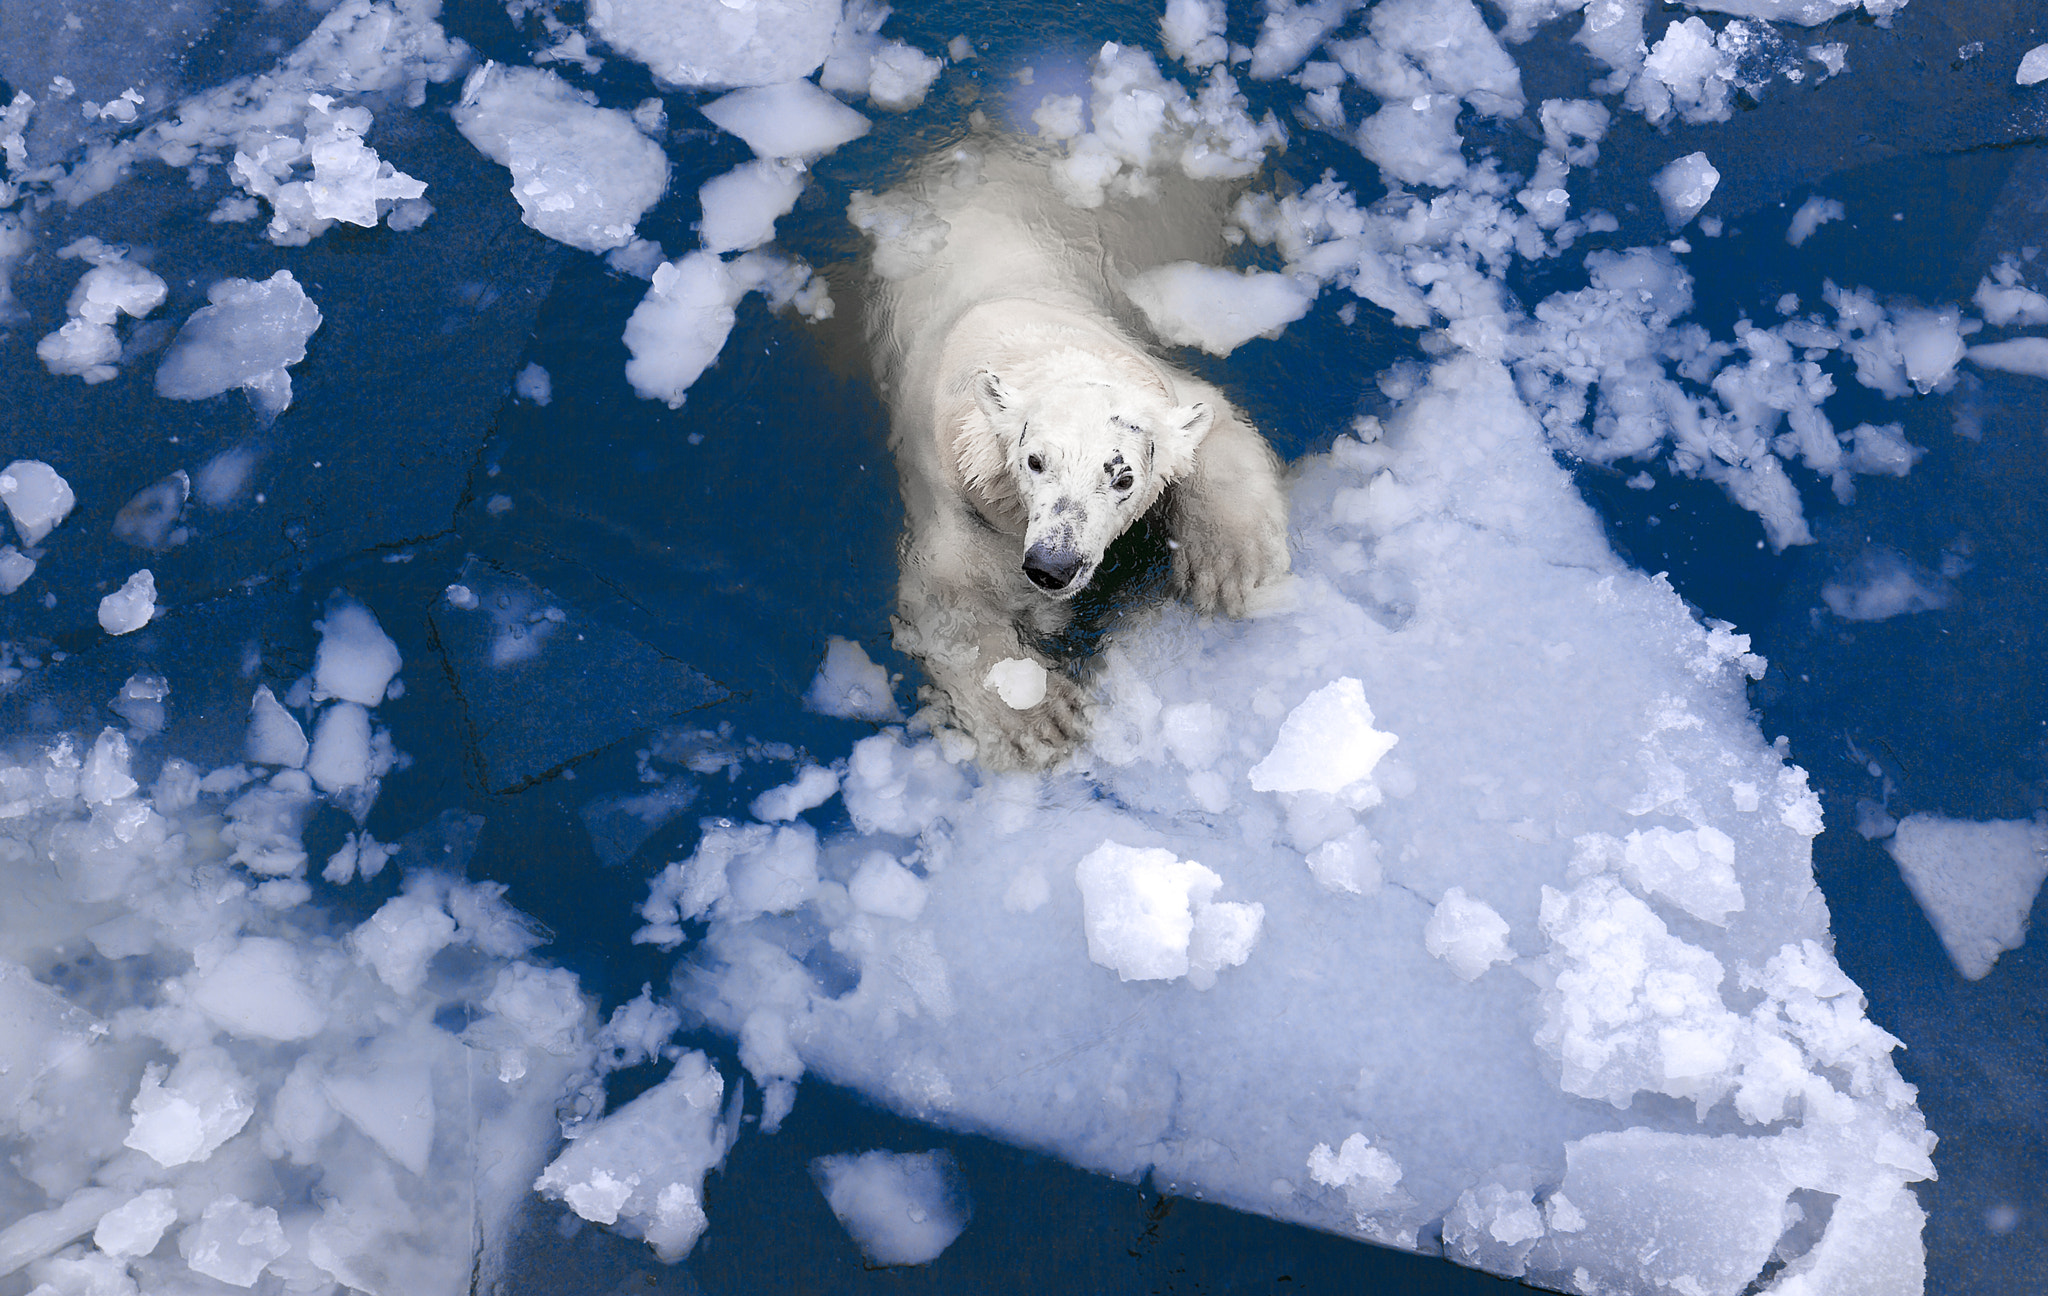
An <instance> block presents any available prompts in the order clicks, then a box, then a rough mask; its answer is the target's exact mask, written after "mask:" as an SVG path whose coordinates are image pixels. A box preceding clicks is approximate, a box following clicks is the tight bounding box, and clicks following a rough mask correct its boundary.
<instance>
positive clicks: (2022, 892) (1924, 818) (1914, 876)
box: [1885, 814, 2048, 981]
mask: <svg viewBox="0 0 2048 1296" xmlns="http://www.w3.org/2000/svg"><path fill="white" fill-rule="evenodd" d="M1885 849H1886V850H1887V851H1889V852H1891V857H1892V859H1893V860H1894V861H1896V862H1897V863H1898V866H1899V872H1900V874H1901V875H1903V876H1904V878H1905V879H1906V887H1907V889H1908V890H1910V891H1911V892H1912V893H1913V898H1914V899H1915V900H1918V901H1919V902H1920V909H1921V912H1923V913H1925V914H1926V915H1927V921H1928V922H1929V923H1930V924H1931V925H1932V926H1933V927H1934V931H1935V934H1936V935H1937V936H1939V937H1941V945H1942V948H1943V949H1945V950H1947V951H1948V956H1949V959H1950V961H1951V962H1953V963H1954V964H1955V966H1956V971H1958V972H1960V973H1962V974H1963V976H1964V977H1966V978H1968V979H1969V980H1971V981H1977V980H1981V979H1982V978H1983V977H1984V976H1985V975H1986V974H1988V973H1989V972H1990V971H1991V966H1992V964H1994V963H1996V962H1997V961H1998V956H1999V955H2000V954H2003V953H2004V952H2005V951H2007V950H2011V949H2018V948H2019V947H2020V945H2021V944H2022V943H2024V942H2025V941H2026V939H2027V920H2028V917H2029V915H2030V914H2031V912H2032V910H2033V907H2034V897H2035V896H2036V895H2038V894H2039V893H2040V890H2041V882H2042V879H2043V878H2048V830H2044V829H2043V828H2042V827H2041V826H2040V825H2038V824H2035V823H2033V822H2032V821H2030V820H2026V819H2007V820H1994V821H1991V822H1987V823H1972V822H1969V821H1967V820H1960V819H1944V818H1941V817H1940V816H1938V815H1930V814H1913V815H1907V816H1906V817H1905V818H1904V819H1901V820H1900V821H1899V826H1898V830H1897V832H1895V833H1894V834H1893V835H1892V839H1891V840H1890V841H1888V842H1886V843H1885Z"/></svg>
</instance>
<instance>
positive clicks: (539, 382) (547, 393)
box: [512, 364, 555, 405]
mask: <svg viewBox="0 0 2048 1296" xmlns="http://www.w3.org/2000/svg"><path fill="white" fill-rule="evenodd" d="M512 394H513V395H514V396H517V397H518V398H519V399H521V400H526V401H532V402H533V403H534V404H536V405H546V404H547V403H548V402H550V401H552V400H553V399H554V398H555V384H554V380H553V379H552V378H550V377H549V376H548V371H547V370H545V369H543V368H541V367H540V366H539V365H537V364H528V365H527V366H526V368H524V369H521V370H520V371H519V376H518V377H516V378H514V379H513V380H512Z"/></svg>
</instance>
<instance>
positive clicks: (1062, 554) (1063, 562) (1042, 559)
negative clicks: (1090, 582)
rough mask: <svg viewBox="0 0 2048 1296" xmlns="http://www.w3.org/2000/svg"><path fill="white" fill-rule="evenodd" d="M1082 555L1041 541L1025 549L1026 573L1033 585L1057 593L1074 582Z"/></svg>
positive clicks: (1080, 565)
mask: <svg viewBox="0 0 2048 1296" xmlns="http://www.w3.org/2000/svg"><path fill="white" fill-rule="evenodd" d="M1082 565H1083V564H1082V560H1081V555H1080V554H1078V553H1076V552H1074V551H1073V550H1072V549H1062V548H1059V547H1057V546H1054V545H1049V544H1044V543H1039V544H1035V545H1032V546H1031V547H1030V548H1029V549H1026V550H1025V551H1024V574H1025V576H1027V577H1029V578H1030V580H1031V583H1032V584H1033V585H1036V586H1038V588H1040V589H1042V590H1044V591H1045V592H1046V593H1048V594H1057V593H1059V592H1060V591H1062V590H1064V589H1066V588H1067V586H1069V585H1071V584H1073V583H1074V577H1075V576H1076V575H1078V574H1079V573H1080V571H1081V567H1082Z"/></svg>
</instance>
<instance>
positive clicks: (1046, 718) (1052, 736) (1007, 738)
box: [963, 670, 1088, 770]
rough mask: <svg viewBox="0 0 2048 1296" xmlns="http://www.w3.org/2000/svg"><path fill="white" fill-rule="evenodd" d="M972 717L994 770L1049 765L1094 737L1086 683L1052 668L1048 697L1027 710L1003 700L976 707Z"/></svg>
mask: <svg viewBox="0 0 2048 1296" xmlns="http://www.w3.org/2000/svg"><path fill="white" fill-rule="evenodd" d="M975 710H976V714H975V715H973V716H972V717H963V718H964V719H967V720H968V725H969V728H970V731H971V732H972V734H973V737H974V740H975V744H976V749H977V750H976V754H977V755H978V756H979V757H980V759H981V763H982V764H983V765H985V766H987V767H988V768H990V769H1027V770H1036V769H1045V768H1047V767H1049V766H1052V765H1057V764H1058V763H1059V762H1060V761H1062V760H1064V759H1066V758H1067V757H1068V756H1069V755H1071V754H1072V753H1073V751H1074V749H1075V748H1076V747H1078V746H1080V745H1081V742H1082V741H1083V740H1084V739H1085V738H1086V737H1087V736H1088V699H1087V695H1086V694H1085V693H1084V692H1083V691H1082V689H1081V686H1080V685H1079V684H1076V683H1075V682H1074V681H1073V680H1071V679H1069V678H1068V677H1067V676H1065V675H1063V674H1061V673H1060V672H1059V671H1056V670H1055V671H1048V672H1047V673H1046V678H1045V697H1044V699H1043V700H1041V701H1040V702H1038V703H1037V704H1036V705H1033V706H1030V707H1026V708H1024V709H1022V710H1017V709H1013V708H1011V707H1009V706H1007V705H1005V704H1003V703H1001V702H997V703H996V704H995V705H994V706H982V707H977V708H975Z"/></svg>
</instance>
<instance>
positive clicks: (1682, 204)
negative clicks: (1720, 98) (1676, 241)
mask: <svg viewBox="0 0 2048 1296" xmlns="http://www.w3.org/2000/svg"><path fill="white" fill-rule="evenodd" d="M1688 21H1690V22H1695V23H1696V22H1698V21H1699V19H1697V18H1693V19H1689V20H1688ZM1720 183H1721V173H1720V172H1719V171H1716V170H1715V169H1714V166H1713V164H1712V163H1711V162H1709V161H1707V155H1706V154H1705V153H1688V154H1686V155H1685V156H1684V157H1682V158H1679V159H1678V160H1677V161H1675V162H1672V163H1671V164H1669V165H1668V166H1666V167H1665V168H1664V169H1663V170H1662V171H1659V172H1658V173H1657V174H1656V176H1655V177H1654V178H1652V180H1651V181H1650V186H1651V188H1653V189H1655V190H1656V191H1657V198H1658V201H1660V202H1662V203H1663V204H1664V220H1665V222H1666V223H1667V224H1669V225H1670V226H1671V228H1672V229H1674V230H1675V229H1683V228H1684V227H1685V225H1686V223H1687V222H1688V221H1690V220H1692V218H1693V217H1695V216H1697V215H1699V214H1700V208H1702V207H1705V206H1706V205H1707V200H1708V199H1710V198H1712V197H1713V196H1714V186H1715V185H1718V184H1720Z"/></svg>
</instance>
